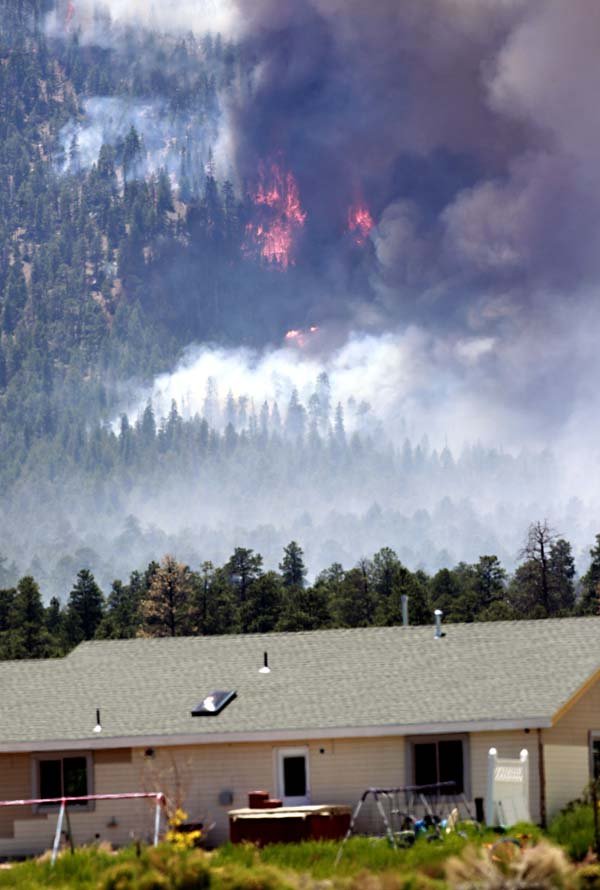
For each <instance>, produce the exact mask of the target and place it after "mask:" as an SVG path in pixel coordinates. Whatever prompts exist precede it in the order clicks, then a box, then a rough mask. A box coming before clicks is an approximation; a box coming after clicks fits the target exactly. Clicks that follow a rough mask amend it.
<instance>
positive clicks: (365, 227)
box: [348, 204, 375, 245]
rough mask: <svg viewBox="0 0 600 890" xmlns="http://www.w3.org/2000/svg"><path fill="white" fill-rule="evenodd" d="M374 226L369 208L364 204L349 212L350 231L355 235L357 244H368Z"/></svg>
mask: <svg viewBox="0 0 600 890" xmlns="http://www.w3.org/2000/svg"><path fill="white" fill-rule="evenodd" d="M374 225H375V223H374V222H373V217H372V216H371V214H370V212H369V208H368V207H366V206H365V205H364V204H357V205H356V206H354V207H351V208H350V210H349V211H348V231H349V232H352V234H353V235H354V241H355V243H356V244H358V245H363V244H364V243H365V242H366V240H367V238H368V237H369V232H370V231H371V229H372V228H373V226H374Z"/></svg>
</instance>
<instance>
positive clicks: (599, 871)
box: [577, 864, 600, 890]
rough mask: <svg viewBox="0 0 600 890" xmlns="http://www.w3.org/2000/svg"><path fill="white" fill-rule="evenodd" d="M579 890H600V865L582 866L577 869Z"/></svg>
mask: <svg viewBox="0 0 600 890" xmlns="http://www.w3.org/2000/svg"><path fill="white" fill-rule="evenodd" d="M577 883H578V884H579V890H600V865H597V864H589V865H582V866H581V868H579V869H577Z"/></svg>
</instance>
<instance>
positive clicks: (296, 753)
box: [275, 745, 310, 807]
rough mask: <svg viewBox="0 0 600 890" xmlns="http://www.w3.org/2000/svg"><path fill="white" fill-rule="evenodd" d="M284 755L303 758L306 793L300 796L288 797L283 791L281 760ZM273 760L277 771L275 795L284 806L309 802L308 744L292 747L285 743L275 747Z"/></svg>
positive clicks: (305, 804) (299, 805)
mask: <svg viewBox="0 0 600 890" xmlns="http://www.w3.org/2000/svg"><path fill="white" fill-rule="evenodd" d="M286 757H303V758H304V774H305V779H306V794H303V795H302V796H301V797H290V796H289V795H286V793H285V783H284V778H283V761H284V759H285V758H286ZM275 762H276V773H277V776H276V778H277V795H278V797H279V798H280V799H281V800H282V801H283V805H284V806H286V807H303V806H308V804H310V767H309V758H308V746H307V745H303V746H302V747H300V748H293V747H291V746H290V745H286V746H285V747H283V748H276V749H275Z"/></svg>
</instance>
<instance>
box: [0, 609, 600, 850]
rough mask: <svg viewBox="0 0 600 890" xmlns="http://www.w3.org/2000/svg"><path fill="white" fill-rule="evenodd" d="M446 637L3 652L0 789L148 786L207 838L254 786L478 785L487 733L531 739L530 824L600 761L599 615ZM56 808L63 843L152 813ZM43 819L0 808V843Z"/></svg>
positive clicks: (30, 835)
mask: <svg viewBox="0 0 600 890" xmlns="http://www.w3.org/2000/svg"><path fill="white" fill-rule="evenodd" d="M443 633H444V635H443V636H441V637H438V638H436V636H435V634H434V628H433V627H431V626H429V627H373V628H359V629H345V630H330V631H315V632H310V633H296V634H288V633H281V634H266V635H246V636H224V637H181V638H167V639H135V640H122V641H102V642H90V643H83V644H82V645H80V646H79V647H78V648H77V649H75V650H74V651H73V652H72V653H71V654H70V655H68V656H67V657H66V658H62V659H54V660H46V661H28V662H6V663H3V664H0V682H1V688H2V695H1V698H0V799H2V800H14V799H29V798H39V797H41V798H45V797H54V796H61V795H63V794H69V795H83V794H86V793H87V794H92V793H95V794H98V793H117V792H121V793H123V792H131V791H153V790H163V791H165V792H166V793H167V794H168V795H170V797H171V798H175V799H177V800H178V801H179V802H180V803H182V804H183V805H184V806H185V808H186V809H187V811H188V812H189V814H190V818H191V819H193V820H200V821H203V822H204V823H205V824H207V823H212V822H214V823H215V827H214V829H213V832H212V834H211V838H212V840H213V842H219V841H222V840H225V839H226V838H227V830H228V823H227V812H228V810H230V809H232V808H235V807H239V806H244V805H245V803H246V798H247V793H248V792H249V791H250V790H252V789H256V788H264V789H266V790H269V791H270V792H271V793H274V794H277V795H278V796H280V797H282V798H283V799H284V801H285V802H286V803H290V804H301V803H304V802H306V801H310V802H313V803H327V804H333V803H343V804H354V802H355V801H356V800H357V799H358V797H359V796H360V795H361V793H362V792H363V791H364V790H365V789H366V788H367V787H368V786H372V785H376V786H398V785H404V784H411V783H418V784H423V783H428V782H438V781H442V780H453V781H455V782H456V783H457V786H458V787H459V788H463V789H464V792H465V794H466V796H467V798H468V799H469V800H471V801H472V800H475V799H476V798H483V797H484V795H485V786H486V769H487V755H488V750H489V748H490V747H492V746H493V747H495V748H497V749H498V752H499V754H500V755H501V756H503V757H515V756H518V754H519V751H520V750H521V749H523V748H526V749H527V750H528V752H529V761H530V771H529V772H530V796H531V806H532V811H533V817H534V819H536V820H537V821H544V820H545V819H547V818H549V817H550V816H551V815H552V814H553V813H554V812H556V810H557V809H559V808H560V807H562V806H563V805H564V804H566V803H567V802H568V801H569V800H571V799H573V798H574V797H576V796H578V795H579V794H580V793H581V791H582V789H583V787H584V786H585V784H586V783H587V782H588V780H589V778H590V774H591V771H592V770H593V769H594V765H595V768H596V769H597V768H598V764H600V680H599V678H600V645H599V642H600V617H598V618H596V617H590V618H565V619H556V620H546V621H519V622H495V623H487V624H486V623H475V624H452V625H447V626H445V627H444V629H443ZM265 653H266V656H265ZM265 660H267V661H268V668H269V669H268V670H265V664H264V663H265ZM213 693H235V695H217V696H215V697H213V698H211V697H210V696H211V695H212V694H213ZM202 703H203V705H202ZM199 705H201V707H200V709H199V710H200V712H201V713H200V714H198V715H197V716H193V715H192V712H193V711H194V710H197V706H199ZM97 711H99V713H97ZM71 822H72V829H73V833H74V837H75V840H76V842H77V843H84V842H89V841H93V840H94V839H96V838H97V839H103V840H104V839H106V840H109V841H111V842H112V843H114V844H120V843H127V842H129V841H130V839H131V838H132V837H145V836H147V835H150V833H151V825H152V810H151V807H150V806H148V804H147V802H144V801H142V802H140V801H137V800H128V801H101V802H95V803H92V804H86V805H81V806H78V807H73V808H72V814H71ZM55 826H56V807H51V808H48V807H44V806H37V807H35V806H26V807H9V808H0V856H8V855H15V854H27V853H34V852H38V851H40V850H43V849H45V848H47V847H49V846H50V845H51V843H52V838H53V833H54V830H55Z"/></svg>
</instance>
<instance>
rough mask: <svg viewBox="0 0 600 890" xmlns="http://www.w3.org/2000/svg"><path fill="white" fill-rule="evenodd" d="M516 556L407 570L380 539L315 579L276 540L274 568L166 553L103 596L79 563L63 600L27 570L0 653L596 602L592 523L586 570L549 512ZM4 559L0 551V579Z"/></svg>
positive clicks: (2, 599)
mask: <svg viewBox="0 0 600 890" xmlns="http://www.w3.org/2000/svg"><path fill="white" fill-rule="evenodd" d="M521 557H522V562H521V563H520V565H519V566H518V568H517V570H516V571H515V573H514V574H513V575H512V577H510V576H509V575H508V573H507V572H506V571H505V570H504V568H503V567H502V565H501V563H500V562H499V560H498V559H497V557H496V556H482V557H480V559H479V560H478V562H476V563H475V564H473V565H467V564H465V563H461V564H459V565H457V566H455V567H454V568H453V569H441V570H440V571H438V572H436V573H435V574H434V575H428V574H427V573H426V572H424V571H420V570H418V571H415V572H411V571H409V570H408V569H407V568H406V567H405V566H404V565H403V564H402V563H401V561H400V560H399V559H398V556H397V555H396V553H395V552H394V551H393V550H392V549H391V548H389V547H384V548H382V549H381V550H379V551H378V552H377V553H376V554H375V555H374V556H373V557H372V558H370V559H361V560H359V562H358V563H357V564H356V565H355V566H354V567H353V568H350V569H345V568H344V567H343V566H341V565H340V564H339V563H334V564H333V565H331V566H329V567H328V568H327V569H325V570H324V571H322V572H321V573H320V574H319V575H318V576H317V578H316V579H315V581H314V582H313V583H312V584H308V583H307V581H306V575H307V568H306V566H305V564H304V554H303V551H302V548H301V547H300V546H299V544H298V543H297V542H295V541H291V542H290V544H288V546H287V547H285V549H284V552H283V555H282V558H281V562H280V564H279V571H267V570H265V568H264V566H263V559H262V557H261V556H260V554H258V553H255V552H254V551H252V550H249V549H247V548H243V547H238V548H236V549H235V550H234V552H233V553H232V555H231V556H230V558H229V559H228V560H227V562H226V563H225V564H224V565H222V566H215V565H213V564H212V563H211V562H204V563H203V564H202V565H201V566H200V567H199V568H196V569H192V568H190V567H189V566H186V565H185V564H183V563H181V562H178V561H177V559H176V558H175V557H174V556H171V555H167V556H165V557H164V558H163V559H162V561H161V562H160V563H158V562H152V563H150V565H149V566H148V567H147V568H146V570H145V571H144V572H138V571H134V572H132V574H131V575H130V577H129V580H128V582H127V583H123V582H122V581H114V582H113V584H112V587H111V589H110V591H109V592H108V594H107V595H106V596H105V595H104V593H103V592H102V591H101V590H100V588H99V586H98V585H97V583H96V581H95V580H94V576H93V575H92V573H91V572H90V571H89V570H88V569H81V570H80V571H79V572H78V574H77V577H76V579H75V581H74V583H73V586H72V589H71V591H70V592H69V594H68V596H67V597H66V598H65V602H64V603H61V602H60V601H59V599H58V598H56V597H53V598H52V600H51V601H50V603H49V604H48V605H47V606H44V605H43V603H42V597H41V593H40V589H39V587H38V585H37V583H36V582H35V580H34V579H33V578H32V577H30V576H26V577H24V578H21V580H20V581H19V582H18V584H17V585H16V586H15V587H11V588H7V589H0V657H1V658H2V659H21V658H43V657H51V656H61V655H65V654H66V653H68V652H69V651H70V650H71V649H72V648H73V647H74V646H76V645H77V644H78V643H80V642H82V641H84V640H92V639H127V638H131V637H136V636H141V637H147V636H158V637H168V636H189V635H212V634H229V633H269V632H271V631H302V630H319V629H326V628H332V627H368V626H371V625H383V626H385V625H394V624H400V623H401V622H402V597H403V596H405V595H406V596H408V603H409V620H410V623H411V624H431V623H432V620H433V618H432V616H433V611H434V609H441V610H442V611H443V613H444V620H445V621H448V622H457V621H461V622H465V621H466V622H470V621H498V620H519V619H526V618H527V619H529V618H553V617H567V616H575V615H597V614H600V535H597V537H596V544H595V546H594V547H593V548H592V550H591V551H590V557H591V563H590V566H589V568H588V570H587V572H586V573H585V574H584V575H583V576H582V577H581V578H580V579H579V580H577V579H576V575H575V566H574V560H573V557H572V555H571V547H570V545H569V543H568V542H567V541H566V540H565V539H564V538H561V537H559V536H558V535H557V534H556V533H555V532H554V531H553V530H552V529H551V528H550V527H549V526H548V524H547V523H546V522H536V523H533V524H532V525H531V526H530V529H529V533H528V535H527V540H526V542H525V544H524V547H523V550H522V553H521ZM1 581H2V563H1V561H0V583H1Z"/></svg>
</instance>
